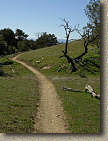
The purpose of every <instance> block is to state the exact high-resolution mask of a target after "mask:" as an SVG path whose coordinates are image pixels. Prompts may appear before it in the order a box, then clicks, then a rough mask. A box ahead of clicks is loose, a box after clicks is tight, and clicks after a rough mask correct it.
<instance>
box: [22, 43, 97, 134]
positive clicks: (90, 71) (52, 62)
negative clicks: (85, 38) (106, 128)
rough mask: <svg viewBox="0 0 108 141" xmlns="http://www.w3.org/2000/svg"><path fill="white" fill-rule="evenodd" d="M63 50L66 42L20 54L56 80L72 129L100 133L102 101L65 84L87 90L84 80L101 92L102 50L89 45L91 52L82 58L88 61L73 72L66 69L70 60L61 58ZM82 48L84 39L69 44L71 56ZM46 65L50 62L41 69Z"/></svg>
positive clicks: (79, 52)
mask: <svg viewBox="0 0 108 141" xmlns="http://www.w3.org/2000/svg"><path fill="white" fill-rule="evenodd" d="M62 50H64V45H56V46H52V47H47V48H42V49H38V50H35V51H29V52H25V53H24V54H23V55H22V56H20V60H23V61H25V62H26V63H28V64H30V65H31V66H33V67H35V68H37V69H38V70H39V71H41V72H42V73H43V74H45V75H46V76H47V77H48V78H49V79H50V80H51V81H52V82H53V83H54V85H55V87H56V89H57V92H58V95H59V96H60V98H61V100H62V103H63V106H64V111H65V113H66V115H67V119H66V120H67V122H68V124H69V127H68V128H69V130H70V131H71V132H72V133H100V101H99V100H97V99H95V98H91V96H90V95H89V94H87V93H75V92H67V91H63V89H62V87H63V86H65V87H71V88H73V89H79V90H84V87H85V84H90V85H91V86H92V87H93V88H94V90H95V92H97V93H100V68H99V64H100V60H99V58H100V55H99V51H98V49H96V47H94V46H89V53H88V54H87V55H86V56H85V57H84V59H83V61H85V62H87V64H86V65H85V66H83V67H81V68H80V70H79V71H78V72H76V73H72V74H71V73H69V72H70V71H69V69H67V68H68V67H69V65H67V60H66V59H65V58H61V59H60V58H59V56H61V55H63V54H62ZM83 50H84V48H83V44H82V42H81V41H73V42H72V43H70V44H69V54H70V55H71V56H72V57H76V56H78V55H80V54H81V53H82V52H83ZM93 60H94V61H93ZM36 61H40V62H36ZM94 62H95V64H94ZM45 66H50V69H42V68H43V67H45ZM83 73H84V75H85V77H84V78H83Z"/></svg>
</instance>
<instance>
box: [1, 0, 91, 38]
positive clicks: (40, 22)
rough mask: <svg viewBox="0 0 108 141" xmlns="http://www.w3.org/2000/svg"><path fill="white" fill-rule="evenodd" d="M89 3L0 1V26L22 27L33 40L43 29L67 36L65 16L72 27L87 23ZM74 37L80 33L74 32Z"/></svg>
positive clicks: (86, 0)
mask: <svg viewBox="0 0 108 141" xmlns="http://www.w3.org/2000/svg"><path fill="white" fill-rule="evenodd" d="M88 3H89V0H0V29H3V28H11V29H12V30H13V31H15V30H16V29H17V28H20V29H22V30H23V31H24V32H25V33H26V34H28V35H29V38H33V39H35V38H36V37H37V33H41V32H47V33H50V34H55V36H56V37H57V38H58V39H65V32H64V29H63V27H61V26H60V25H61V24H63V21H62V19H63V18H66V19H67V20H69V21H70V24H71V25H72V27H74V26H75V25H78V24H79V25H80V27H83V26H85V25H86V23H87V21H88V19H87V17H86V15H85V12H84V8H85V7H86V5H87V4H88ZM72 38H74V39H75V38H79V35H78V34H77V33H73V34H72Z"/></svg>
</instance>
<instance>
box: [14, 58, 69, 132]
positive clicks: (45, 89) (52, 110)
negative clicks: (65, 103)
mask: <svg viewBox="0 0 108 141" xmlns="http://www.w3.org/2000/svg"><path fill="white" fill-rule="evenodd" d="M19 56H20V55H17V56H16V57H14V58H13V60H14V61H16V62H18V63H20V64H22V65H23V66H25V67H26V68H27V69H29V70H30V71H32V72H33V73H34V74H35V75H36V77H37V79H38V80H39V83H40V85H39V87H40V88H39V91H40V102H39V109H38V112H37V115H36V118H35V125H34V128H35V131H34V133H69V132H68V130H66V127H67V125H66V123H65V122H64V120H65V115H64V111H63V107H62V104H61V101H60V99H59V97H58V95H57V92H56V89H55V87H54V85H53V84H52V82H50V81H49V80H48V79H47V78H46V77H45V76H44V75H43V74H42V73H40V72H39V71H38V70H36V69H34V68H33V67H31V66H29V65H27V64H26V63H25V62H22V61H19V60H18V59H17V58H18V57H19Z"/></svg>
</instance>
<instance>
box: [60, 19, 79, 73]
mask: <svg viewBox="0 0 108 141" xmlns="http://www.w3.org/2000/svg"><path fill="white" fill-rule="evenodd" d="M63 21H64V25H61V26H62V27H63V28H64V30H65V33H66V43H65V50H64V51H62V52H63V54H64V55H63V56H60V58H61V57H66V59H67V61H68V63H69V64H71V66H72V72H75V71H76V70H77V68H76V66H75V63H74V60H73V58H71V57H70V56H69V55H68V42H69V37H70V34H71V33H72V32H74V31H75V29H76V27H74V28H72V27H71V26H70V25H69V21H66V19H63Z"/></svg>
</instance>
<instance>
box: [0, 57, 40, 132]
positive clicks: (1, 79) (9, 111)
mask: <svg viewBox="0 0 108 141" xmlns="http://www.w3.org/2000/svg"><path fill="white" fill-rule="evenodd" d="M8 61H9V60H8V59H7V57H3V58H0V63H3V62H8ZM11 62H12V61H11ZM0 68H1V69H2V70H3V71H4V75H3V76H0V132H2V133H31V132H32V131H33V128H34V127H33V125H34V116H35V114H36V109H37V106H36V103H37V102H38V100H39V93H38V82H37V79H36V78H35V77H34V75H33V74H32V73H31V72H30V71H29V70H27V69H26V68H24V67H23V66H22V65H20V64H18V63H15V62H12V64H9V65H1V67H0ZM12 70H14V71H12Z"/></svg>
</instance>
